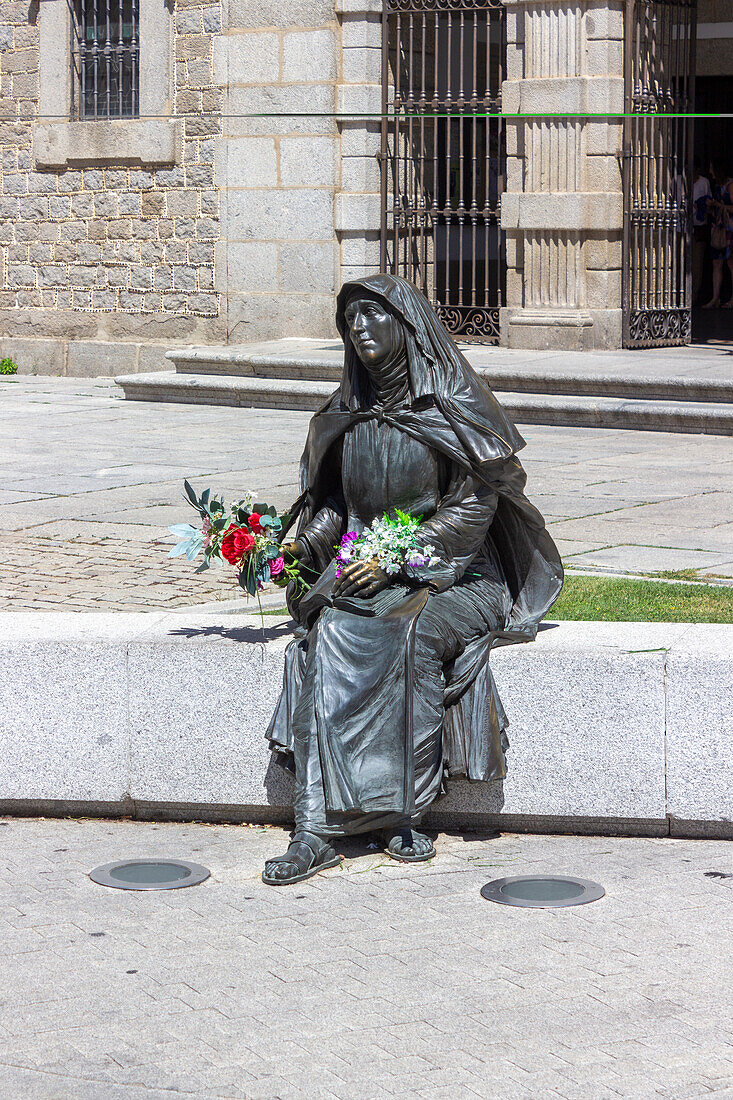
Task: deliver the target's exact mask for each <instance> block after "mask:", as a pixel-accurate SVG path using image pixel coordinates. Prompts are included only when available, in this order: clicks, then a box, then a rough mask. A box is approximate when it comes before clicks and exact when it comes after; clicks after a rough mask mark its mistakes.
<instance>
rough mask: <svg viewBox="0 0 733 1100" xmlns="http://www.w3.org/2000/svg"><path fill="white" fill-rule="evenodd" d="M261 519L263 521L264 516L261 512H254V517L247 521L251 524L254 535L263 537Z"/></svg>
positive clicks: (250, 527)
mask: <svg viewBox="0 0 733 1100" xmlns="http://www.w3.org/2000/svg"><path fill="white" fill-rule="evenodd" d="M261 519H262V516H261V515H260V513H259V512H253V513H252V515H251V516H250V517H249V519H248V520H247V523H248V524H249V529H250V531H254V533H255V534H256V535H261V534H262V533H263V531H262V524H261V523H260V520H261Z"/></svg>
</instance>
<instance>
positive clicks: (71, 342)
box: [0, 308, 622, 378]
mask: <svg viewBox="0 0 733 1100" xmlns="http://www.w3.org/2000/svg"><path fill="white" fill-rule="evenodd" d="M321 312H323V311H321ZM146 320H147V319H146ZM196 320H198V319H196ZM191 321H192V318H190V317H188V316H183V317H181V319H180V328H179V331H178V332H176V331H175V327H176V326H175V319H174V318H166V324H165V325H164V326H162V331H160V336H161V337H162V339H157V338H155V337H157V336H158V332H157V331H155V332H154V333H152V332H151V333H148V332H144V331H142V329H143V328H148V329H149V328H150V327H151V325H150V324H148V325H145V326H135V327H136V329H137V328H139V329H140V331H133V332H130V334H129V336H128V338H127V339H125V338H124V336H125V334H124V333H122V332H120V334H119V335H120V336H122V337H123V338H122V339H115V338H114V335H117V334H116V333H115V334H114V335H113V334H111V333H110V334H109V335H110V336H111V338H107V339H105V338H104V335H106V334H103V333H101V332H95V331H94V328H91V331H90V332H89V334H88V335H87V333H86V332H77V331H71V332H68V333H64V332H63V331H59V332H57V334H54V335H49V336H45V337H42V336H24V335H23V336H21V335H2V336H0V357H4V356H9V357H10V358H11V359H13V360H14V361H15V362H16V363H17V364H18V370H19V373H20V374H49V375H58V376H60V377H68V378H100V377H114V376H115V375H121V374H125V375H126V374H142V373H147V372H149V371H160V370H168V369H170V362H168V361H167V360H166V358H165V353H166V351H168V350H170V348H171V347H175V346H176V345H179V346H180V345H182V344H185V345H186V346H198V345H202V344H205V345H211V346H220V347H222V348H224V347H226V346H227V345H226V342H225V341H224V340H222V339H221V336H220V334H217V333H216V331H212V326H211V325H210V324H209V323H206V322H205V323H204V326H203V327H202V326H201V325H200V324H194V325H193V326H191V324H190V322H191ZM255 328H256V332H253V331H252V329H251V326H248V327H247V328H246V329H245V330H244V332H243V333H242V339H241V340H237V341H236V343H238V344H239V343H246V342H247V341H248V340H253V339H258V340H268V339H270V340H271V339H277V338H278V337H280V336H282V335H293V336H300V337H302V336H304V335H309V336H311V335H313V333H312V332H307V331H306V332H304V331H303V327H302V326H301V327H299V329H298V331H297V332H292V333H288V332H287V331H286V332H285V333H283V332H282V331H281V330H282V328H283V325H282V324H280V325H273V326H268V325H267V323H263V324H260V325H258V326H255ZM181 329H182V330H183V332H182V331H181ZM189 330H191V331H189ZM6 332H7V329H6ZM148 335H149V336H152V337H153V338H152V339H150V338H148V339H145V338H144V337H145V336H148ZM217 335H218V336H219V338H218V339H217ZM322 335H323V338H324V339H334V338H337V337H336V334H335V332H333V333H330V334H329V335H328V336H326V335H325V334H322ZM141 337H142V338H141ZM212 337H213V338H212ZM501 344H502V345H503V346H504V347H510V348H519V349H527V350H536V351H601V350H610V349H614V348H620V347H621V346H622V344H621V310H617V309H607V310H568V309H547V310H539V309H511V308H507V309H503V310H502V319H501Z"/></svg>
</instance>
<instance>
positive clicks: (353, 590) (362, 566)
mask: <svg viewBox="0 0 733 1100" xmlns="http://www.w3.org/2000/svg"><path fill="white" fill-rule="evenodd" d="M388 584H389V577H388V576H387V574H386V573H385V572H384V570H383V569H380V568H379V566H378V565H377V563H376V562H374V561H355V562H352V563H351V565H347V566H346V568H345V569H344V571H343V573H342V574H341V576H340V577H339V578H338V580H337V581H336V583H335V584H334V586H333V595H334V596H376V594H377V592H381V591H382V589H383V588H386V587H387V585H388Z"/></svg>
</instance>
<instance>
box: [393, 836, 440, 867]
mask: <svg viewBox="0 0 733 1100" xmlns="http://www.w3.org/2000/svg"><path fill="white" fill-rule="evenodd" d="M408 834H409V836H408ZM413 836H421V837H422V836H423V834H422V833H415V832H414V831H413V830H412V829H407V830H406V831H404V832H400V833H393V834H392V836H389V837H387V838H386V840H387V843H386V846H385V849H384V852H385V855H388V856H389V858H390V859H395V860H397V862H398V863H425V862H426V861H427V860H429V859H433V857H434V856H435V854H436V852H435V846H434V845H433V844H432V843H431V845H430V848H429V849H428V851H427V852H415V853H414V854H413V855H407V854H406V853H403V852H400V851H394V850H393V849H392V848H391V847H390V844H391V843H392V842H393V841H395V840H396V839H397V837H399V838H400V839H401V840H402V842H403V843H404V844H405V847H411V846H412V838H413ZM423 839H424V840H427V839H428V838H427V837H423Z"/></svg>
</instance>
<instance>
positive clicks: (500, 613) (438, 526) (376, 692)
mask: <svg viewBox="0 0 733 1100" xmlns="http://www.w3.org/2000/svg"><path fill="white" fill-rule="evenodd" d="M328 461H329V464H330V465H331V466H332V472H331V476H332V480H333V489H334V491H333V493H332V495H331V496H330V497H329V499H328V501H327V502H326V503H325V504H324V506H323V507H322V508H321V509H320V510H319V511H318V512H317V514H316V515H315V516H314V518H313V519H312V520H311V522H310V523H309V524H308V525H307V526H306V527H304V528H303V530H301V531H300V533H299V536H298V537H299V539H300V540H301V541H302V543H303V544H304V545H305V546H306V548H307V551H308V554H307V558H308V560H310V561H311V562H316V561H323V560H324V558H325V559H326V560H328V559H329V558H332V557H333V556H334V553H335V549H334V548H335V546H336V545H337V543H338V541H339V539H340V538H341V536H342V534H344V532H345V531H346V530H349V531H356V532H359V533H360V532H361V531H362V530H363V528H364V527H365V526H367V525H369V524H370V523H371V521H372V520H373V519H374V518H375V517H376V516H381V515H382V514H383V513H384V512H388V513H389V512H392V513H393V514H394V510H395V509H396V508H399V509H401V510H403V511H408V512H410V513H411V514H412V515H421V516H422V517H423V523H422V525H421V529H420V539H421V542H422V543H423V545H425V544H428V543H430V544H432V545H433V546H435V548H436V553H437V555H438V557H439V559H440V561H439V563H438V564H437V565H434V566H433V567H431V568H428V569H425V568H411V567H409V566H408V567H405V569H404V570H403V572H402V575H400V576H399V577H398V578H397V579H396V581H395V583H394V584H392V585H390V587H389V588H388V589H386V590H385V591H383V592H381V593H378V594H377V595H376V596H374V597H370V598H366V599H365V598H363V597H359V596H355V597H352V598H345V599H341V600H339V599H336V600H335V601H331V600H330V598H329V595H328V594H329V591H330V586H331V584H332V581H333V578H334V575H335V571H334V568H333V566H328V567H327V568H326V569H325V570H324V572H323V574H322V576H321V578H320V581H319V583H318V584H317V586H316V588H315V592H316V597H315V602H316V605H317V606H315V607H313V603H314V596H313V595H311V596H310V600H309V597H308V596H307V597H306V598H305V599H304V600H303V601H302V603H301V608H300V612H301V617H302V618H304V619H305V621H306V626H307V627H308V633H307V636H306V637H305V638H301V639H297V640H295V641H293V642H291V643H290V646H289V647H288V654H287V659H286V673H285V684H284V689H283V694H282V697H281V700H280V704H279V706H278V709H277V711H276V714H275V717H274V720H273V723H272V725H271V728H270V731H269V736H270V738H271V741H272V743H273V746H274V747H277V748H278V750H280V751H281V752H284V753H292V756H293V760H294V765H295V774H296V795H295V812H296V821H297V823H298V825H299V826H300V827H303V828H308V829H310V830H311V831H313V832H317V833H319V834H320V835H329V834H338V833H342V832H359V831H363V830H367V829H375V828H378V827H382V826H384V827H386V826H388V825H390V824H397V823H402V822H405V821H411V822H413V823H415V822H417V821H419V819H420V816H421V814H422V813H423V812H424V811H425V810H426V809H427V807H428V806H429V805H430V803H431V802H432V801H433V799H434V798H435V797H436V795H437V794H439V793H440V790H441V787H442V780H443V773H444V770H445V769H446V761H445V760H444V752H445V746H444V740H443V726H444V716H445V706H444V701H445V695H446V689H447V683H446V676H445V666H446V664H448V663H451V662H454V661H455V659H456V658H457V657H460V655H461V654H463V653H464V652H465V649H466V646H468V645H469V644H471V643H474V642H476V641H477V640H480V641H484V642H485V640H486V639H487V638H488V637H490V636H491V635H492V633H494V632H496V631H497V630H502V629H504V627H505V626H506V620H507V617H508V615H509V613H510V609H511V598H510V596H509V592H508V588H507V586H506V584H505V582H504V580H503V578H502V576H501V572H500V569H499V567H498V564H497V561H496V559H495V555H492V554H491V552H490V551H489V549H488V548H487V545H486V538H487V534H488V531H489V528H490V526H491V522H492V520H493V518H494V514H495V511H496V505H497V495H496V493H494V492H493V491H491V490H490V489H488V488H487V487H485V486H482V485H480V484H477V483H476V481H475V479H474V478H472V477H471V476H470V474H468V473H467V472H466V471H465V470H462V469H460V468H459V467H457V466H456V465H455V464H453V463H451V462H450V461H449V460H448V459H446V458H445V457H444V456H442V455H440V454H439V453H438V452H436V451H435V450H433V449H432V448H430V447H429V446H427V445H426V444H424V443H422V442H421V441H419V440H417V439H415V438H413V437H412V436H410V435H407V434H406V433H404V432H402V431H401V430H399V428H396V427H394V426H391V425H389V424H386V423H384V422H382V423H380V419H379V418H378V417H377V416H375V417H374V418H371V419H363V420H359V421H357V422H356V423H354V424H353V425H352V426H351V427H350V428H349V429H348V430H347V431H346V433H345V435H344V436H343V439H342V440H340V441H339V442H338V443H337V444H336V445H335V446H334V448H333V449H332V453H331V455H330V456H329V460H328ZM321 601H324V602H321ZM309 603H310V607H309ZM334 603H335V606H333V604H334ZM318 605H320V609H319V606H318ZM479 705H483V706H485V707H487V708H488V707H489V706H491V707H492V708H493V711H494V715H495V724H496V726H497V733H498V734H499V736H500V737H501V735H502V733H503V729H504V726H505V725H506V719H505V717H504V714H503V711H502V709H501V704H500V702H499V700H498V696H497V694H496V691H495V688H494V685H493V680H492V679H491V678H490V673H489V672H488V665H487V667H486V684H485V691H484V697H483V698H482V699H481V701H480V703H479Z"/></svg>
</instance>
